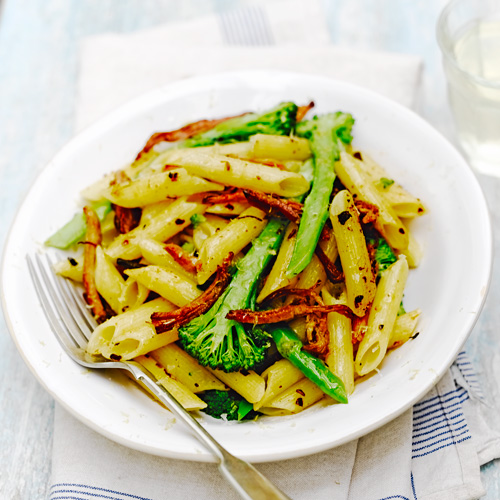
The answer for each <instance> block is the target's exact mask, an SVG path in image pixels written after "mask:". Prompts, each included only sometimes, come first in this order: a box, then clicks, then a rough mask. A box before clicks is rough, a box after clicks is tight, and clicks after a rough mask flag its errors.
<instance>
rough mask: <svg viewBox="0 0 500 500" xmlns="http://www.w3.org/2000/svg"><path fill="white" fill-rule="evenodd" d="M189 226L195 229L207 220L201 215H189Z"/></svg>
mask: <svg viewBox="0 0 500 500" xmlns="http://www.w3.org/2000/svg"><path fill="white" fill-rule="evenodd" d="M190 220H191V224H192V225H193V228H195V229H196V228H197V227H198V226H199V225H200V224H201V223H202V222H205V221H206V220H207V218H206V217H205V216H204V215H202V214H194V215H191V219H190Z"/></svg>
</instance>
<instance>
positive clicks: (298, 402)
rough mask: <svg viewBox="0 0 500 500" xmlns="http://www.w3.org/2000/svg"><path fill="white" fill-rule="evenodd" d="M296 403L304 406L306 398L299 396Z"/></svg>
mask: <svg viewBox="0 0 500 500" xmlns="http://www.w3.org/2000/svg"><path fill="white" fill-rule="evenodd" d="M295 404H296V405H297V406H300V407H301V408H302V407H303V406H304V400H303V399H302V398H297V401H295Z"/></svg>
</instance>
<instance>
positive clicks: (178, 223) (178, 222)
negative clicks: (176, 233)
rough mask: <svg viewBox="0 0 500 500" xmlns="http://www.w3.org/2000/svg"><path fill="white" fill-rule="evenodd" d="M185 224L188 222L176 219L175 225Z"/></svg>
mask: <svg viewBox="0 0 500 500" xmlns="http://www.w3.org/2000/svg"><path fill="white" fill-rule="evenodd" d="M184 222H186V221H185V220H184V219H175V223H176V224H177V225H178V226H181V225H182V224H184Z"/></svg>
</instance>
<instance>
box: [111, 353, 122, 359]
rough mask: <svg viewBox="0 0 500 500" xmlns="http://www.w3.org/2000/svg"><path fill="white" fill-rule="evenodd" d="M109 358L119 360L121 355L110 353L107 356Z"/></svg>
mask: <svg viewBox="0 0 500 500" xmlns="http://www.w3.org/2000/svg"><path fill="white" fill-rule="evenodd" d="M109 359H112V360H114V361H121V359H122V357H121V356H119V355H118V354H111V355H110V356H109Z"/></svg>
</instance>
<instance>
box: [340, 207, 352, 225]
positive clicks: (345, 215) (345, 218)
mask: <svg viewBox="0 0 500 500" xmlns="http://www.w3.org/2000/svg"><path fill="white" fill-rule="evenodd" d="M351 217H352V214H351V213H350V212H349V211H348V210H344V211H343V212H342V213H340V214H339V215H337V218H338V220H339V222H340V223H341V224H342V225H344V224H345V223H346V222H347V221H348V220H349V219H350V218H351Z"/></svg>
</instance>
